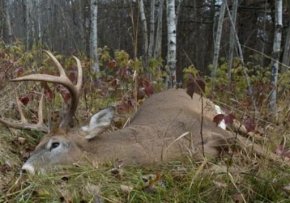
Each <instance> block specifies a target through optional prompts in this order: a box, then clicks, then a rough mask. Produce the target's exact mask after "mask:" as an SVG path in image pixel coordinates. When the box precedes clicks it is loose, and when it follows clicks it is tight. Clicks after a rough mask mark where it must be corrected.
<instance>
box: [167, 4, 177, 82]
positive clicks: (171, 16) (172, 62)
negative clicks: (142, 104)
mask: <svg viewBox="0 0 290 203" xmlns="http://www.w3.org/2000/svg"><path fill="white" fill-rule="evenodd" d="M167 38H168V39H167V40H168V43H167V67H168V69H169V81H168V87H174V86H175V85H176V14H175V0H167Z"/></svg>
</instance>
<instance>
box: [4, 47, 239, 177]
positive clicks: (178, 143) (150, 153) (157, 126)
mask: <svg viewBox="0 0 290 203" xmlns="http://www.w3.org/2000/svg"><path fill="white" fill-rule="evenodd" d="M45 53H46V54H47V55H48V57H49V58H50V59H51V60H52V62H53V63H54V65H55V66H56V67H57V69H58V71H59V76H53V75H48V74H31V75H26V76H21V77H18V78H15V79H12V82H23V81H35V82H48V83H54V84H60V85H63V86H64V87H65V88H67V89H68V91H69V93H70V95H71V101H70V102H69V104H68V109H67V110H66V112H65V115H64V116H63V118H62V120H61V122H60V124H59V128H58V130H49V129H48V127H47V125H45V124H44V119H43V110H42V109H43V103H44V96H43V94H42V96H41V98H40V100H39V106H38V122H37V123H30V122H29V121H28V120H27V119H26V118H25V116H24V113H23V110H22V109H21V105H20V101H19V100H17V102H16V103H17V108H18V111H19V113H20V121H17V120H12V121H11V120H9V119H6V118H0V122H1V123H3V124H5V125H7V126H9V127H12V128H18V129H31V130H38V131H42V132H46V133H47V134H45V135H44V136H43V138H42V139H41V141H40V142H39V144H38V145H37V146H36V147H35V150H34V151H33V152H32V153H31V154H30V157H29V158H28V159H27V160H26V161H25V162H24V164H23V165H22V167H21V170H22V171H23V172H28V173H31V174H34V173H36V172H38V171H40V172H43V171H46V170H49V169H53V168H56V167H58V166H63V165H72V164H74V163H81V162H82V161H83V160H85V159H88V160H91V161H94V163H98V164H102V163H106V162H114V161H117V160H119V161H122V163H124V164H127V165H130V164H133V165H136V164H137V165H147V164H156V163H162V162H168V161H172V160H179V159H180V158H182V157H184V156H189V157H190V158H192V159H195V160H199V159H201V158H203V157H204V156H206V157H217V156H219V155H220V154H221V153H222V152H223V151H224V149H225V146H227V145H229V140H231V139H232V138H233V137H234V135H233V133H231V132H229V131H226V130H224V129H221V128H220V127H218V126H217V125H216V124H215V123H214V122H213V121H212V120H213V117H214V116H215V115H216V105H215V104H214V103H213V102H212V101H211V100H209V99H207V98H205V97H202V96H201V95H199V94H194V95H193V96H192V98H191V97H190V96H189V95H188V94H187V93H186V91H185V90H184V89H168V90H165V91H163V92H160V93H156V94H153V95H152V96H150V97H149V98H147V99H146V100H145V101H144V103H143V104H142V105H141V107H140V108H139V109H138V110H137V112H136V113H135V114H134V116H133V118H132V119H131V121H130V123H129V124H128V125H127V126H126V127H124V128H121V129H118V130H114V131H107V130H106V129H107V127H108V126H109V125H110V124H111V121H112V119H113V117H114V113H115V108H114V107H108V108H106V109H104V110H102V111H100V112H98V113H97V114H95V115H94V116H93V117H92V118H91V120H90V122H89V124H88V125H86V126H83V127H73V128H71V127H70V123H71V122H72V121H73V119H74V117H75V114H76V110H77V106H78V103H79V99H80V95H81V88H82V80H83V78H82V77H83V72H82V71H83V70H82V66H81V62H80V60H79V59H78V58H77V57H75V56H74V57H73V58H74V59H75V61H76V64H77V71H78V76H77V82H76V84H74V83H73V82H72V81H71V80H70V79H69V78H68V77H67V75H66V73H65V70H64V68H63V67H62V65H61V64H60V62H59V61H58V60H57V59H56V57H55V56H54V55H53V54H52V53H51V52H49V51H45Z"/></svg>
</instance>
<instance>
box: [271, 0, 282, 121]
mask: <svg viewBox="0 0 290 203" xmlns="http://www.w3.org/2000/svg"><path fill="white" fill-rule="evenodd" d="M282 2H283V0H276V1H275V34H274V42H273V55H272V61H271V66H272V78H271V83H272V86H273V90H272V93H271V97H270V108H271V111H272V114H273V115H274V116H275V118H276V119H277V117H278V112H277V82H278V71H279V58H280V52H281V40H282V28H283V24H282V16H283V5H282Z"/></svg>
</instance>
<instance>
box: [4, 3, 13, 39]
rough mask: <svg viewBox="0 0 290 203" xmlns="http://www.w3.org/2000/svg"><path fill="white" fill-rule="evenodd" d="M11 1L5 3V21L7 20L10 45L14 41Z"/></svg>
mask: <svg viewBox="0 0 290 203" xmlns="http://www.w3.org/2000/svg"><path fill="white" fill-rule="evenodd" d="M9 8H10V0H9V1H4V10H5V19H6V26H7V34H8V43H11V41H12V27H11V18H10V12H9Z"/></svg>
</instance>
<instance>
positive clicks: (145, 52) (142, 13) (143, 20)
mask: <svg viewBox="0 0 290 203" xmlns="http://www.w3.org/2000/svg"><path fill="white" fill-rule="evenodd" d="M139 12H140V19H141V23H142V30H143V46H144V50H143V57H144V62H145V64H147V59H148V28H147V20H146V16H145V9H144V2H143V0H139ZM145 66H146V65H145Z"/></svg>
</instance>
